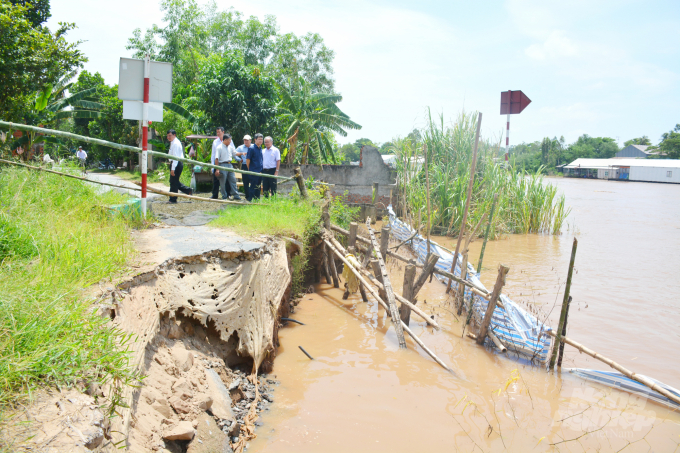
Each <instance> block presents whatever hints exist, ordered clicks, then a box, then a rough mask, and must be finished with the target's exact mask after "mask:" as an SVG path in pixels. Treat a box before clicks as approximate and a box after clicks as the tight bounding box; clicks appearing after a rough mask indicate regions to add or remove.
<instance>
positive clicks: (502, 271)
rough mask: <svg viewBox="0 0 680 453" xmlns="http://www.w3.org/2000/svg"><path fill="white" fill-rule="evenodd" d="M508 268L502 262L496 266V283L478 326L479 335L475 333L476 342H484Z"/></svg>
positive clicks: (480, 343)
mask: <svg viewBox="0 0 680 453" xmlns="http://www.w3.org/2000/svg"><path fill="white" fill-rule="evenodd" d="M509 270H510V269H509V268H508V267H506V266H503V265H502V264H501V265H499V266H498V277H497V278H496V284H495V285H494V287H493V294H492V295H491V299H490V300H489V304H488V305H487V307H486V313H485V314H484V319H483V320H482V325H481V326H480V327H479V335H477V344H479V345H482V344H484V339H485V338H486V333H487V331H488V329H489V324H490V323H491V317H492V316H493V311H494V310H495V309H496V303H497V302H498V298H499V297H500V295H501V291H502V290H503V285H505V276H506V275H507V274H508V271H509Z"/></svg>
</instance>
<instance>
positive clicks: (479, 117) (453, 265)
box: [446, 112, 482, 293]
mask: <svg viewBox="0 0 680 453" xmlns="http://www.w3.org/2000/svg"><path fill="white" fill-rule="evenodd" d="M481 128H482V113H481V112H480V113H477V132H476V133H475V149H474V152H473V154H472V164H471V165H470V181H469V183H468V190H467V199H466V200H465V210H464V211H463V221H462V222H461V224H460V233H458V243H457V244H456V253H454V254H453V261H452V262H451V273H452V274H455V273H456V263H457V262H458V252H459V251H460V244H461V241H462V240H463V236H464V235H465V224H466V222H467V215H468V209H469V208H470V199H471V198H472V186H473V185H474V182H475V168H476V166H477V148H478V146H479V131H480V129H481ZM449 291H451V279H449V283H448V284H447V285H446V292H447V293H448V292H449Z"/></svg>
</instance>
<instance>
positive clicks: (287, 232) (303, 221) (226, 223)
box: [211, 190, 358, 294]
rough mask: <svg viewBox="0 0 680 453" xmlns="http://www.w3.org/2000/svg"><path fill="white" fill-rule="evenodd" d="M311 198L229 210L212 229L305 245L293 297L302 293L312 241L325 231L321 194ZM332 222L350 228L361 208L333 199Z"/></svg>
mask: <svg viewBox="0 0 680 453" xmlns="http://www.w3.org/2000/svg"><path fill="white" fill-rule="evenodd" d="M308 193H309V198H308V199H307V200H304V199H302V198H300V196H299V195H291V196H279V197H276V198H270V199H264V198H263V199H261V200H260V201H259V202H258V203H259V204H263V205H265V206H243V207H237V208H231V207H230V208H228V209H225V210H223V211H221V212H220V217H219V218H218V219H215V220H213V221H212V223H211V226H217V227H225V228H229V229H232V230H234V231H236V232H237V233H239V234H241V235H244V236H248V235H255V234H268V235H273V236H279V237H292V238H294V239H296V240H298V241H299V242H301V243H302V244H303V248H302V250H301V251H300V253H299V254H298V255H297V256H295V257H294V258H293V262H292V266H293V275H292V279H293V294H298V293H299V292H300V291H301V290H302V283H303V281H304V274H305V271H306V270H307V260H308V258H309V253H310V250H309V241H310V239H311V238H313V237H314V236H315V235H317V234H319V233H320V231H321V208H320V203H319V202H318V201H319V200H320V199H321V195H320V194H319V192H317V191H314V190H311V191H309V192H308ZM330 214H331V222H333V223H335V224H337V225H340V226H342V227H343V228H349V223H350V222H351V221H352V219H353V218H355V216H356V215H357V214H358V208H349V207H348V206H346V205H345V202H344V199H343V198H342V197H336V198H334V199H333V201H332V203H331V206H330Z"/></svg>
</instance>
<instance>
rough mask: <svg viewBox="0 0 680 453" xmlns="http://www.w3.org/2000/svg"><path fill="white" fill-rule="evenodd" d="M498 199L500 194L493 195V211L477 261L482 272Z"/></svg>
mask: <svg viewBox="0 0 680 453" xmlns="http://www.w3.org/2000/svg"><path fill="white" fill-rule="evenodd" d="M497 201H498V194H495V195H494V196H493V202H492V203H491V212H490V213H489V223H488V224H487V225H486V233H484V242H483V243H482V251H481V252H480V253H479V263H477V273H478V274H481V273H482V260H483V259H484V250H486V241H488V240H489V231H491V223H492V222H493V211H494V210H495V209H496V202H497Z"/></svg>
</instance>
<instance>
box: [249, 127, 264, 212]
mask: <svg viewBox="0 0 680 453" xmlns="http://www.w3.org/2000/svg"><path fill="white" fill-rule="evenodd" d="M261 146H262V134H255V143H253V144H252V145H250V146H249V147H248V154H246V165H247V166H248V170H249V171H252V172H254V173H262V148H261ZM248 180H249V186H250V187H249V189H250V190H249V191H248V195H247V196H246V200H248V201H253V198H257V199H258V200H259V199H260V184H262V176H253V175H249V177H248Z"/></svg>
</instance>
